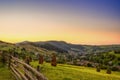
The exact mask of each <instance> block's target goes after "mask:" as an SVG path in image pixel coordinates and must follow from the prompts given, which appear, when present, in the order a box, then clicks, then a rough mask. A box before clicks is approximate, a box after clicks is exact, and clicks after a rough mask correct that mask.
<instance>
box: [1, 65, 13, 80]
mask: <svg viewBox="0 0 120 80" xmlns="http://www.w3.org/2000/svg"><path fill="white" fill-rule="evenodd" d="M0 80H15V78H14V77H13V76H12V74H11V72H10V70H9V69H8V67H6V66H3V65H2V64H1V63H0Z"/></svg>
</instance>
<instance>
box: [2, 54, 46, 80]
mask: <svg viewBox="0 0 120 80" xmlns="http://www.w3.org/2000/svg"><path fill="white" fill-rule="evenodd" d="M5 57H7V62H8V66H9V68H10V70H11V71H12V74H13V75H14V76H15V78H16V80H47V78H46V77H44V76H43V75H42V74H41V73H40V72H39V71H37V69H35V68H33V67H31V66H30V65H28V64H26V63H25V62H24V61H22V60H20V59H18V58H16V57H13V56H12V55H7V56H5ZM5 57H4V58H5Z"/></svg>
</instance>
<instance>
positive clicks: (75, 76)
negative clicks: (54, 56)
mask: <svg viewBox="0 0 120 80" xmlns="http://www.w3.org/2000/svg"><path fill="white" fill-rule="evenodd" d="M31 65H32V66H33V67H35V68H36V67H37V65H39V66H40V67H41V70H40V72H41V73H43V74H44V76H46V77H47V78H48V80H120V72H112V74H106V70H101V72H96V69H95V68H89V67H83V66H74V65H67V64H58V65H57V66H56V67H54V66H51V64H50V63H44V64H42V65H41V64H38V62H37V61H35V62H31Z"/></svg>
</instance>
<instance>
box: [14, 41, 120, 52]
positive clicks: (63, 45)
mask: <svg viewBox="0 0 120 80" xmlns="http://www.w3.org/2000/svg"><path fill="white" fill-rule="evenodd" d="M16 45H31V46H33V47H37V48H44V49H47V50H51V51H56V52H59V53H71V52H72V53H75V54H90V53H103V52H109V51H115V50H120V45H100V46H92V45H78V44H71V43H67V42H64V41H45V42H29V41H24V42H20V43H17V44H16Z"/></svg>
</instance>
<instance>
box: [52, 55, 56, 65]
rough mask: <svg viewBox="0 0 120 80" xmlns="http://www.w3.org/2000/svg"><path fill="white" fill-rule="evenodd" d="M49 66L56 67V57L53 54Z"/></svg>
mask: <svg viewBox="0 0 120 80" xmlns="http://www.w3.org/2000/svg"><path fill="white" fill-rule="evenodd" d="M51 65H52V66H56V65H57V60H56V55H55V54H52V60H51Z"/></svg>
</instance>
